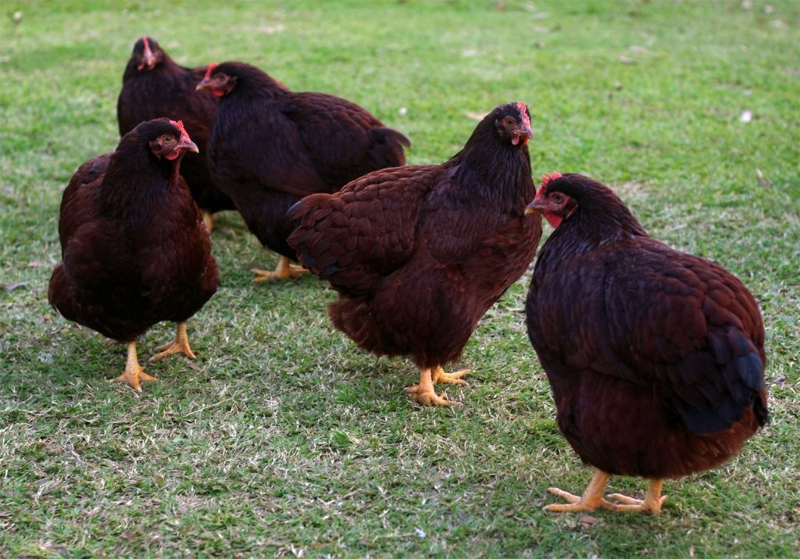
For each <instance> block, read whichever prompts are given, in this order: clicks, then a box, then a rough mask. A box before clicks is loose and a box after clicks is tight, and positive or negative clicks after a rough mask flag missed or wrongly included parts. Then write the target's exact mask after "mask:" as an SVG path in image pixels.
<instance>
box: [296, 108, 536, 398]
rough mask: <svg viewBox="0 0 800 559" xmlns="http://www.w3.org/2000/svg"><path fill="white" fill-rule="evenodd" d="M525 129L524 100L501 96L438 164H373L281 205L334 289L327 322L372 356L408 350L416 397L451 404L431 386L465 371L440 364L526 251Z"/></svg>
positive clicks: (531, 242) (531, 233)
mask: <svg viewBox="0 0 800 559" xmlns="http://www.w3.org/2000/svg"><path fill="white" fill-rule="evenodd" d="M532 137H533V134H532V132H531V124H530V114H529V112H528V108H527V107H526V106H525V105H524V104H523V103H511V104H508V105H501V106H499V107H497V108H495V109H494V110H493V111H492V112H491V113H490V114H489V115H488V116H486V117H485V118H484V119H483V120H482V121H481V122H480V124H478V126H477V128H476V129H475V131H474V132H473V134H472V136H471V137H470V139H469V141H468V142H467V144H466V146H464V149H462V150H461V151H460V152H459V153H458V154H456V155H454V156H453V157H452V158H451V159H450V160H448V161H447V162H445V163H443V164H441V165H423V166H408V167H397V168H393V169H384V170H380V171H375V172H373V173H370V174H368V175H366V176H364V177H361V178H359V179H357V180H355V181H353V182H351V183H349V184H348V185H347V186H345V187H344V188H343V189H342V190H341V191H340V192H338V193H336V194H333V195H331V194H313V195H311V196H308V197H306V198H304V199H303V200H301V201H300V202H298V203H297V204H296V205H295V206H294V207H293V208H292V209H291V210H290V211H289V214H290V217H291V218H292V219H293V220H294V222H295V223H297V224H298V227H297V228H296V229H295V231H294V232H293V233H292V235H291V236H290V237H289V244H290V245H291V246H293V247H294V248H295V249H296V250H297V253H298V256H299V258H300V262H301V263H302V264H303V265H304V266H306V267H307V268H309V269H310V270H311V271H312V272H314V273H315V274H317V275H319V276H320V277H321V278H324V279H326V280H328V281H329V282H330V284H331V286H332V287H333V288H334V289H335V290H336V291H338V293H339V297H338V300H337V301H336V302H334V303H333V304H332V305H331V306H330V309H329V314H330V317H331V319H332V321H333V324H334V326H335V327H336V328H337V329H338V330H341V331H342V332H344V333H345V334H347V335H348V336H349V337H350V338H352V339H353V341H355V343H356V344H358V346H360V347H361V348H363V349H365V350H367V351H370V352H372V353H374V354H377V355H410V356H411V357H412V358H413V360H414V362H415V364H416V365H417V366H418V367H419V368H420V381H419V384H417V385H416V386H412V387H410V388H408V389H407V390H408V392H409V393H410V394H412V395H413V398H414V400H415V401H416V402H418V403H420V404H431V405H441V406H447V405H454V404H457V403H456V402H453V401H451V400H448V399H446V398H445V397H443V396H439V395H438V394H436V392H435V390H434V384H436V383H439V384H456V385H466V381H464V380H463V379H462V378H461V377H463V376H464V375H465V374H467V372H468V371H459V372H456V373H445V372H444V370H443V365H445V364H447V363H450V362H452V361H455V360H457V359H458V358H459V356H460V355H461V351H462V349H463V348H464V345H465V344H466V343H467V341H468V340H469V337H470V336H471V335H472V332H473V330H475V327H476V326H477V324H478V321H479V320H480V318H481V317H482V316H483V314H484V313H485V312H486V311H487V310H488V309H489V307H491V306H492V304H493V303H494V302H495V301H496V300H497V299H498V298H499V297H500V296H501V295H502V294H503V293H504V292H505V290H506V289H507V288H508V287H509V286H510V285H511V284H512V283H514V282H515V281H516V280H517V279H518V278H519V277H520V276H521V275H522V274H523V273H524V272H525V270H526V269H527V268H528V266H529V265H530V263H531V260H532V259H533V255H534V252H535V250H536V245H537V244H538V242H539V239H540V237H541V233H542V224H541V217H540V216H527V217H526V216H525V207H526V205H527V204H528V203H529V202H530V201H531V200H532V199H533V196H534V194H535V192H536V188H535V186H534V184H533V180H532V179H531V167H530V159H529V156H528V147H527V142H528V139H529V138H532Z"/></svg>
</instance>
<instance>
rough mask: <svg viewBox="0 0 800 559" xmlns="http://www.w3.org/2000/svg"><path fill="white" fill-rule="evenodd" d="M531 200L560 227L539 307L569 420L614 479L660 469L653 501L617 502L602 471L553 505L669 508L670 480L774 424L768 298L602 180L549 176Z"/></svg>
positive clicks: (536, 337) (551, 243) (538, 329)
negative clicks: (607, 493)
mask: <svg viewBox="0 0 800 559" xmlns="http://www.w3.org/2000/svg"><path fill="white" fill-rule="evenodd" d="M530 209H531V211H535V212H542V213H544V216H545V218H546V219H547V220H548V222H549V223H550V224H551V225H553V227H555V231H554V232H553V234H552V235H551V236H550V238H549V239H548V240H547V242H545V244H544V246H543V247H542V249H541V251H540V254H539V257H538V259H537V262H536V267H535V270H534V274H533V278H532V281H531V285H530V290H529V293H528V298H527V302H526V315H527V327H528V335H529V337H530V340H531V343H532V344H533V347H534V349H535V350H536V353H537V355H538V357H539V360H540V361H541V363H542V366H543V367H544V370H545V372H546V373H547V377H548V379H549V381H550V386H551V389H552V392H553V397H554V399H555V404H556V409H557V421H558V426H559V428H560V429H561V432H562V433H563V434H564V436H565V437H566V438H567V440H568V441H569V443H570V445H571V446H572V447H573V449H575V451H576V452H577V453H578V455H579V456H580V457H581V459H582V460H583V461H584V462H586V463H588V464H591V465H592V466H594V467H595V468H597V469H598V471H599V473H598V476H600V478H601V479H605V480H607V479H608V476H609V475H626V476H641V477H645V478H650V479H651V480H653V481H652V482H651V489H650V490H649V491H648V496H647V498H646V499H645V501H644V502H642V501H638V500H634V499H630V498H627V497H624V496H617V497H622V498H620V499H618V500H620V501H621V502H622V504H621V505H615V504H613V503H610V502H608V501H606V500H605V499H602V487H600V491H599V492H598V491H597V487H599V486H600V485H602V486H604V485H605V482H603V483H599V482H598V483H597V484H596V487H594V488H592V487H590V489H592V491H589V492H590V493H592V495H591V496H589V498H587V495H586V494H584V496H583V497H582V498H580V500H576V499H578V498H577V497H575V498H574V499H572V500H571V499H570V496H568V494H566V493H565V492H560V490H553V492H554V493H556V494H558V495H561V496H562V497H565V498H566V499H567V500H568V501H570V500H571V503H572V504H570V505H551V506H550V507H548V510H591V508H594V506H604V507H606V508H612V509H614V510H641V511H648V512H653V513H657V512H658V511H659V510H660V506H661V502H662V501H663V499H664V497H661V496H660V486H661V481H662V480H663V479H664V478H676V477H681V476H686V475H689V474H691V473H695V472H700V471H704V470H707V469H710V468H714V467H716V466H719V465H720V464H722V463H724V462H725V461H726V460H728V459H730V458H731V457H732V456H734V455H735V454H737V453H738V452H739V451H740V450H741V448H742V445H743V444H744V441H745V440H746V439H748V438H749V437H750V436H752V435H753V434H754V433H755V431H756V430H757V429H758V428H759V427H760V426H762V425H764V424H765V422H766V421H767V407H766V393H765V388H764V367H765V364H766V357H765V352H764V325H763V323H762V320H761V314H760V312H759V309H758V305H757V303H756V301H755V299H754V298H753V296H752V295H751V294H750V292H749V291H748V290H747V289H746V288H745V287H744V285H742V283H741V282H740V281H739V280H738V279H737V278H735V277H734V276H733V275H732V274H730V273H729V272H727V271H726V270H725V269H723V268H722V267H721V266H719V265H717V264H715V263H712V262H709V261H707V260H705V259H702V258H699V257H696V256H692V255H689V254H685V253H682V252H679V251H676V250H673V249H671V248H669V247H668V246H666V245H664V244H663V243H661V242H659V241H656V240H654V239H652V238H651V237H649V236H648V235H647V233H646V232H645V231H644V229H643V228H642V226H641V225H640V224H639V222H638V221H637V220H636V218H635V217H634V216H633V215H632V214H631V212H630V210H629V209H628V208H627V207H626V206H625V205H624V204H623V203H622V201H621V200H620V199H619V198H618V197H617V196H616V195H615V194H614V193H613V192H612V191H611V189H609V188H608V187H606V186H604V185H602V184H600V183H599V182H597V181H594V180H592V179H589V178H587V177H584V176H581V175H563V176H561V175H558V174H554V175H552V176H548V177H545V180H544V182H543V184H542V187H541V188H540V189H539V193H538V194H537V196H536V199H535V200H534V202H533V203H532V204H531V206H530ZM595 481H598V477H597V476H596V479H595ZM653 484H656V485H653ZM571 497H574V496H571ZM592 500H593V502H592V503H591V504H593V505H594V506H588V501H592Z"/></svg>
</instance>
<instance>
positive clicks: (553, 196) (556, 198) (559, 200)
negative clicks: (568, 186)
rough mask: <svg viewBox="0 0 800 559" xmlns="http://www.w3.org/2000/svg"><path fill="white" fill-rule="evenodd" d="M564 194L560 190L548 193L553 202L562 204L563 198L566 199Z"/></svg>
mask: <svg viewBox="0 0 800 559" xmlns="http://www.w3.org/2000/svg"><path fill="white" fill-rule="evenodd" d="M566 198H567V197H566V196H564V195H563V194H561V193H560V192H554V193H553V194H551V195H550V199H551V200H552V201H553V202H555V203H556V204H562V203H563V202H564V200H566Z"/></svg>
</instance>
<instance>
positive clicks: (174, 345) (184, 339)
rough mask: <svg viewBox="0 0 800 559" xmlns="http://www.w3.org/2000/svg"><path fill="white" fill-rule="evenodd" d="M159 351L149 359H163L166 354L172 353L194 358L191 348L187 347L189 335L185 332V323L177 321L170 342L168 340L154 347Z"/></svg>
mask: <svg viewBox="0 0 800 559" xmlns="http://www.w3.org/2000/svg"><path fill="white" fill-rule="evenodd" d="M156 349H157V350H158V351H160V352H161V353H157V354H156V355H154V356H152V357H151V358H150V361H158V360H160V359H164V358H165V357H167V356H168V355H172V354H173V353H183V354H184V355H185V356H186V357H188V358H189V359H194V358H195V355H194V352H193V351H192V348H191V347H189V336H188V334H187V333H186V323H185V322H179V323H178V329H177V330H176V331H175V339H174V340H172V341H171V342H168V343H166V344H164V345H161V346H158V347H157V348H156Z"/></svg>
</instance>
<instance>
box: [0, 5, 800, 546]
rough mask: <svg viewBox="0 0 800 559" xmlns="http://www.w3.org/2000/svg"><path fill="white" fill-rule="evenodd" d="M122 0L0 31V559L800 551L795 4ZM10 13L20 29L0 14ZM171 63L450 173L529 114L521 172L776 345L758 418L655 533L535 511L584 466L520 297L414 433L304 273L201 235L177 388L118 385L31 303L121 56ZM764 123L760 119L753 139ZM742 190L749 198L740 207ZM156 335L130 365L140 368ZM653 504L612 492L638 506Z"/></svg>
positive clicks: (476, 339) (399, 377) (53, 255)
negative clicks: (693, 279)
mask: <svg viewBox="0 0 800 559" xmlns="http://www.w3.org/2000/svg"><path fill="white" fill-rule="evenodd" d="M750 4H751V6H750V7H749V8H745V7H743V3H742V2H740V1H739V0H729V1H728V0H720V1H716V2H710V1H691V0H686V1H683V2H677V1H671V0H662V1H639V0H635V1H634V0H630V1H614V2H602V1H600V0H571V1H569V2H556V1H544V0H542V1H536V2H525V1H520V0H507V1H506V2H505V3H504V9H502V10H499V9H497V7H496V3H495V2H492V1H489V0H474V1H467V0H431V1H422V0H408V1H407V2H397V1H390V0H377V1H374V2H358V1H355V0H352V1H344V0H342V1H338V2H310V1H301V0H273V1H265V2H245V1H239V2H235V1H232V2H225V3H211V2H202V3H201V2H185V1H181V0H176V1H173V2H170V3H168V4H164V3H163V2H162V3H157V2H151V1H149V0H142V1H139V2H135V3H129V4H128V7H127V8H126V9H125V10H121V9H120V8H119V7H118V5H120V4H118V3H111V2H101V1H99V0H95V1H85V2H77V1H75V2H73V1H64V2H57V3H55V2H44V1H41V0H27V1H25V0H11V1H9V2H6V3H5V4H4V6H3V12H4V13H3V14H2V17H0V35H1V36H2V37H3V41H2V45H0V77H1V78H2V83H3V87H2V89H0V121H1V122H2V123H3V125H2V127H1V128H0V149H1V150H2V152H0V239H2V242H0V285H2V286H4V287H5V289H0V307H1V308H0V410H1V411H0V476H1V477H2V483H0V555H2V556H7V557H61V556H63V557H104V556H119V555H127V556H143V557H162V556H170V557H171V556H184V557H185V556H188V557H213V556H217V557H253V556H264V555H283V556H292V555H294V556H298V557H299V556H308V557H325V556H339V557H388V556H452V557H501V556H502V557H508V556H528V557H532V556H558V557H589V556H596V557H631V556H673V557H687V556H695V557H721V556H726V557H764V556H773V557H779V556H793V555H794V554H796V552H797V550H798V549H799V548H800V535H798V522H800V473H799V472H800V464H799V463H798V456H800V427H798V418H800V373H798V363H800V350H798V336H799V335H800V281H799V280H798V271H799V270H800V248H798V247H800V166H799V165H798V161H800V157H798V156H799V155H800V154H799V153H798V151H799V150H798V147H797V146H800V127H799V126H798V121H799V120H800V119H799V118H798V117H800V95H798V91H799V90H800V89H799V88H798V80H800V63H799V62H798V61H799V60H800V6H798V4H797V3H796V2H793V1H791V0H772V1H770V2H769V5H768V4H767V3H766V2H763V1H760V0H753V1H752V2H751V3H750ZM17 10H19V12H20V13H21V14H22V19H21V20H20V21H19V22H17V23H15V22H14V21H13V19H12V17H11V15H12V14H13V13H14V12H15V11H17ZM143 34H150V35H153V36H154V37H156V38H157V39H158V40H159V42H160V43H161V44H162V46H164V48H165V49H167V50H168V51H169V52H170V53H171V54H172V55H173V57H175V58H176V59H177V60H178V61H179V62H181V63H184V64H187V65H195V64H202V63H206V62H209V61H222V60H225V59H239V60H244V61H248V62H251V63H254V64H257V65H259V66H261V67H262V68H264V69H266V70H267V71H269V72H270V73H271V74H272V75H274V76H275V77H276V78H278V79H279V80H281V81H282V82H284V83H286V84H287V85H289V86H290V87H292V88H294V89H298V90H303V89H308V90H320V91H326V92H330V93H335V94H338V95H341V96H343V97H347V98H349V99H352V100H354V101H356V102H358V103H360V104H361V105H363V106H365V107H367V108H368V109H369V110H370V111H372V112H373V113H375V114H376V115H377V116H379V117H380V118H381V119H382V120H383V121H384V122H386V123H387V124H389V125H391V126H393V127H396V128H398V129H399V130H401V131H403V132H404V133H405V134H407V135H408V136H409V137H410V138H411V139H412V141H413V142H414V145H413V147H412V148H411V150H410V151H409V162H410V163H412V164H421V163H434V162H440V161H443V160H444V159H446V158H447V157H449V156H450V155H452V154H453V153H454V152H455V151H457V150H458V149H460V147H461V146H462V145H463V143H464V142H465V141H466V139H467V137H468V136H469V134H470V132H471V131H472V129H473V127H474V126H475V120H473V119H471V118H470V117H469V116H468V113H483V112H487V111H489V110H490V109H491V108H492V107H494V106H495V105H497V104H499V103H504V102H509V101H515V100H524V101H526V102H527V103H529V105H530V107H531V110H532V112H533V124H534V129H535V133H536V139H535V141H534V142H533V143H532V148H531V159H532V165H533V169H534V173H535V174H536V175H537V176H538V175H541V174H543V173H545V172H549V171H552V170H560V171H563V172H567V171H574V172H584V173H587V174H590V175H592V176H594V177H596V178H598V179H600V180H602V181H604V182H606V183H608V184H610V185H613V186H614V187H616V188H617V190H618V191H619V192H620V194H621V195H622V196H623V198H624V199H625V200H626V202H627V203H628V204H629V205H630V206H631V207H632V209H633V211H634V212H635V214H636V215H637V216H639V218H640V220H641V221H642V222H643V224H644V225H645V227H646V228H647V229H648V230H649V231H650V232H651V234H653V235H654V236H655V237H657V238H660V239H662V240H664V241H666V242H668V243H669V244H671V245H672V246H674V247H676V248H680V249H682V250H686V251H690V252H693V253H695V254H699V255H702V256H705V257H708V258H712V259H714V260H716V261H718V262H720V263H722V264H723V265H725V266H726V267H727V268H728V269H729V270H731V271H732V272H734V273H735V274H737V275H738V276H739V277H740V278H741V279H742V280H743V281H744V282H745V284H746V285H747V286H748V287H749V288H750V289H751V290H752V291H753V293H754V294H755V295H756V298H757V299H758V301H759V303H760V304H761V307H762V311H763V314H764V320H765V324H766V328H767V346H768V347H767V349H768V358H769V364H768V368H767V380H768V386H769V391H770V406H771V412H772V423H771V424H770V425H769V426H768V427H767V428H766V429H765V430H764V431H763V432H761V433H760V434H759V435H757V436H756V437H755V438H753V439H752V440H751V441H750V442H748V444H747V445H746V447H745V450H744V452H743V453H742V455H741V456H739V457H738V458H737V459H735V460H733V461H731V462H730V463H729V464H727V465H726V466H725V467H723V468H720V469H718V470H714V471H711V472H706V473H703V474H700V475H696V476H691V477H689V478H685V479H682V480H679V481H670V482H668V483H667V484H666V486H665V492H666V493H667V494H668V495H669V500H668V501H667V503H666V505H665V509H664V511H663V513H662V514H661V515H660V516H659V517H646V516H630V515H615V514H609V513H605V512H598V513H596V514H592V515H553V514H544V513H543V512H541V508H542V506H543V505H545V504H547V503H549V502H552V499H551V497H550V496H549V495H548V494H547V492H546V489H547V487H549V486H551V485H556V486H559V487H562V488H565V489H569V490H573V491H581V490H582V489H583V487H584V486H585V484H586V483H588V481H589V479H590V477H591V470H590V469H589V468H587V467H585V466H583V465H581V464H580V462H579V460H578V459H577V458H576V456H575V455H574V453H573V452H572V451H571V450H570V449H569V447H568V445H567V444H566V442H565V441H564V439H563V438H562V437H561V435H560V433H559V432H558V429H557V427H556V425H555V421H554V408H553V403H552V398H551V396H550V392H549V387H548V384H547V381H546V379H545V377H544V375H543V373H542V371H541V368H540V366H539V364H538V361H537V360H536V357H535V355H534V353H533V350H532V348H531V346H530V344H529V342H528V340H527V337H526V334H525V330H524V324H523V315H522V312H521V310H522V308H523V305H524V298H525V293H526V288H527V282H528V276H526V277H524V278H523V279H521V280H520V281H519V282H518V283H517V284H516V285H514V286H512V288H511V289H510V290H509V291H508V293H507V294H506V295H505V296H504V297H503V299H501V301H499V302H498V304H497V305H496V306H495V307H494V308H493V309H491V310H490V312H489V313H488V314H487V315H486V316H485V317H484V319H483V321H482V322H481V324H480V327H479V328H478V330H477V331H476V333H475V335H474V336H473V338H472V340H471V341H470V343H469V344H468V346H467V347H466V350H465V352H464V355H463V358H462V362H461V365H463V366H466V367H470V368H472V370H473V373H472V374H471V375H470V377H471V383H470V384H471V386H470V387H469V388H466V389H463V388H460V389H452V388H451V389H449V390H448V392H449V395H450V396H451V397H452V398H455V399H458V400H461V401H463V402H464V403H465V404H466V405H465V406H464V407H463V408H460V409H456V410H452V409H419V408H417V407H416V406H414V405H412V404H411V403H410V402H409V401H408V400H407V399H406V397H405V395H404V393H403V387H405V386H408V385H410V384H412V383H413V382H415V373H414V370H413V367H412V366H411V364H410V363H409V362H407V361H403V360H390V359H376V358H373V357H371V356H369V355H366V354H364V353H362V352H360V351H358V350H357V349H356V348H355V347H354V345H353V344H352V343H350V342H349V340H347V339H346V338H345V337H343V336H342V335H340V334H339V333H337V332H335V331H334V330H333V329H332V327H331V326H330V325H329V323H328V321H327V317H326V308H327V305H328V303H329V302H330V301H331V300H332V299H333V293H332V292H331V291H329V290H326V289H325V286H324V285H323V284H321V283H320V282H318V281H317V280H316V279H315V278H311V277H309V278H304V279H301V280H299V281H296V282H289V283H284V284H270V285H263V284H262V285H253V284H252V283H251V282H250V278H251V275H250V273H249V272H248V271H247V270H248V269H249V268H250V267H251V266H253V265H260V266H274V265H275V258H274V256H273V255H271V254H268V253H267V252H265V251H263V250H261V249H260V247H259V246H258V243H257V242H256V241H255V240H254V238H253V237H252V236H250V235H249V234H248V232H247V230H246V228H245V227H244V225H243V222H242V220H241V219H240V218H239V217H238V216H236V215H234V214H232V213H228V214H224V215H222V217H221V219H220V221H219V223H218V229H217V231H216V232H215V233H214V236H213V240H214V254H215V256H216V257H217V259H218V262H219V264H220V269H221V282H222V284H221V287H220V290H219V292H218V293H217V295H216V296H215V297H214V298H213V299H212V300H211V301H210V302H209V304H208V305H206V307H205V308H204V309H203V310H202V311H201V312H200V313H198V315H197V316H196V317H195V318H194V319H193V320H192V321H190V323H189V332H190V336H191V339H192V343H193V347H194V349H195V351H196V353H197V354H198V359H197V360H196V361H195V362H189V361H188V360H185V359H183V358H172V359H168V360H166V361H164V362H158V363H153V364H149V365H148V370H149V371H150V372H151V373H153V374H155V375H157V376H158V377H159V378H160V379H161V380H160V381H159V382H157V383H150V384H148V385H146V387H145V390H144V392H143V393H142V394H141V395H137V394H134V393H133V392H132V391H130V390H129V389H127V388H125V387H124V386H120V385H118V384H114V383H108V382H106V379H108V378H111V377H112V376H116V375H117V374H119V373H120V372H121V370H122V367H123V364H124V348H123V347H122V346H119V345H116V344H113V343H110V342H108V341H106V340H104V339H103V338H102V337H101V336H99V335H97V334H95V333H94V332H91V331H89V330H87V329H82V328H78V327H76V326H75V325H74V324H71V323H69V322H67V321H65V320H64V319H62V318H60V317H58V316H57V314H56V313H55V312H54V311H53V310H52V309H51V308H50V307H49V306H48V304H47V300H46V293H47V282H48V279H49V276H50V272H51V269H52V266H53V265H54V264H55V263H56V262H57V261H58V260H59V259H60V253H59V248H58V235H57V216H58V207H59V203H60V199H61V191H62V190H63V188H64V186H65V185H66V184H67V182H68V180H69V178H70V176H71V175H72V173H73V172H74V170H75V169H76V168H77V167H78V165H79V164H80V163H82V162H83V161H85V160H86V159H88V158H90V157H92V156H94V155H96V154H99V153H102V152H106V151H110V150H112V149H114V147H115V146H116V142H117V135H116V121H115V112H114V111H115V103H116V96H117V93H118V91H119V87H120V83H121V76H122V70H123V67H124V64H125V61H126V60H127V57H128V56H129V53H130V49H131V47H132V45H133V42H134V41H135V39H136V38H138V37H139V36H141V35H143ZM744 111H752V121H751V122H749V123H744V122H741V121H740V116H741V115H742V113H743V112H744ZM757 169H759V170H760V171H761V172H762V173H763V175H764V177H765V178H766V180H767V181H768V182H769V185H768V186H763V185H762V184H760V183H759V182H758V181H757V178H756V170H757ZM171 334H172V325H169V324H162V325H158V326H157V327H155V328H153V330H151V332H150V333H149V334H148V335H147V336H146V337H145V338H144V339H143V340H142V341H141V344H140V352H141V356H142V357H147V356H149V355H150V354H151V353H153V352H154V348H155V346H156V345H158V344H159V343H161V342H163V341H165V340H167V339H169V338H170V337H171ZM644 488H645V484H644V483H643V482H642V481H641V480H633V479H624V478H614V479H613V480H612V484H611V489H613V490H614V491H621V492H628V493H633V494H637V495H642V494H643V492H644Z"/></svg>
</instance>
